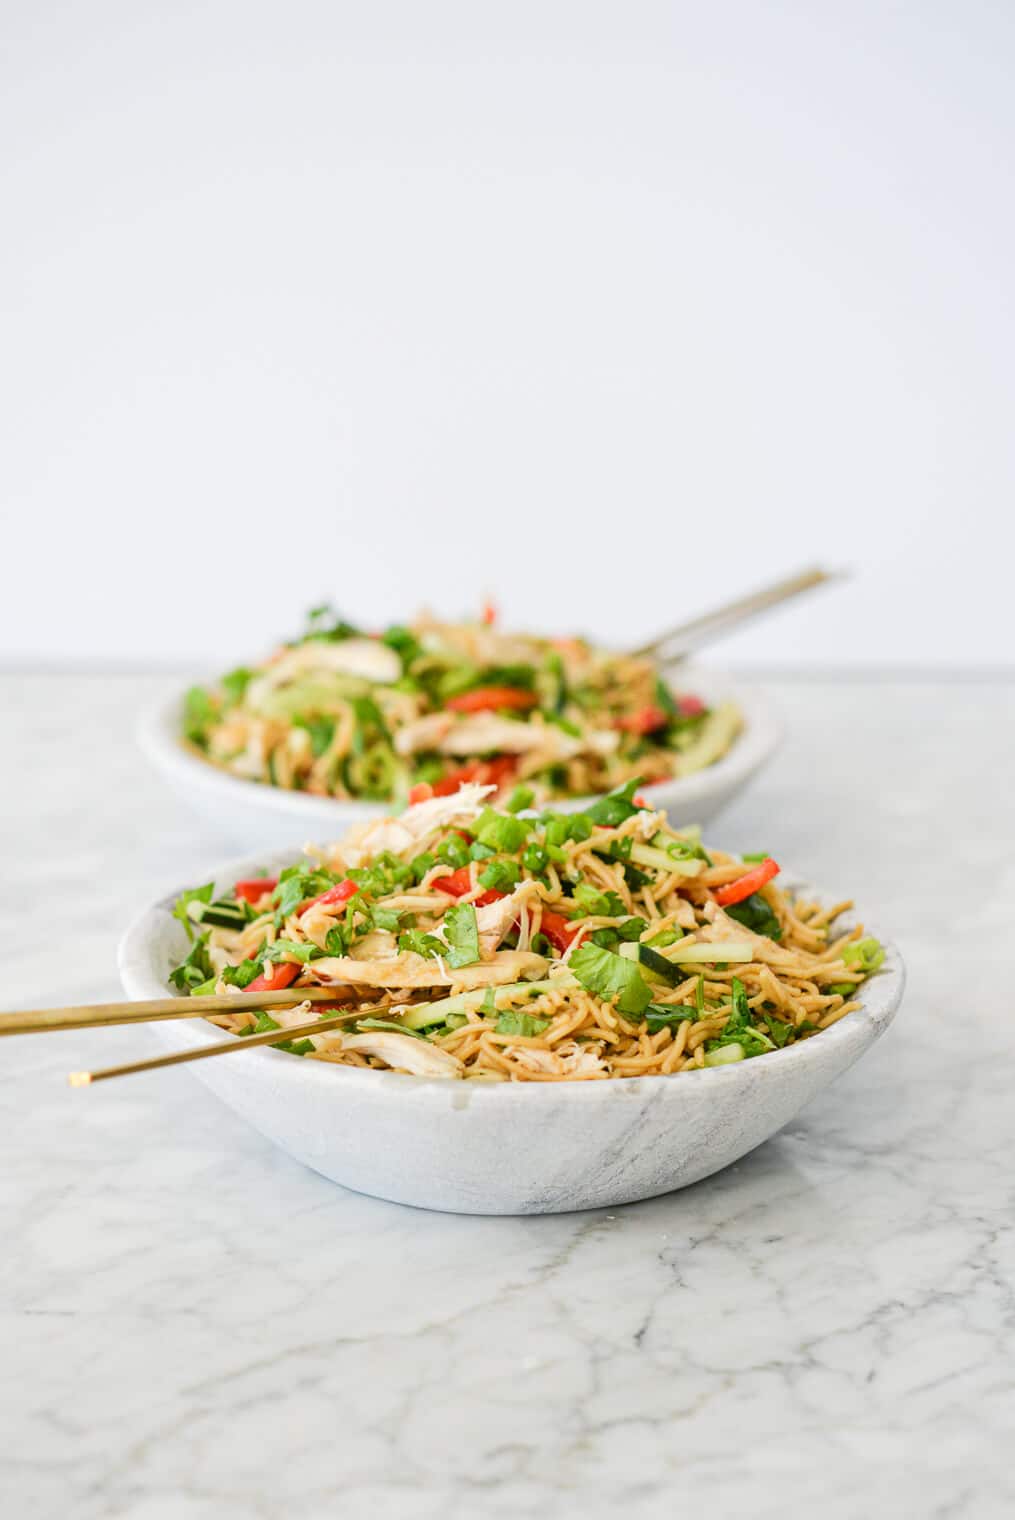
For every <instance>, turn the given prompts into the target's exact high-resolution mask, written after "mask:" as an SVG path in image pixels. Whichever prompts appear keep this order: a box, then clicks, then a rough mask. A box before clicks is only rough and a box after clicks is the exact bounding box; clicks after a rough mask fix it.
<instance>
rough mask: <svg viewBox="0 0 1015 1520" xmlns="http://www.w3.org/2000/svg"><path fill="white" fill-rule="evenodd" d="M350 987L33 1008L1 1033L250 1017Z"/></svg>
mask: <svg viewBox="0 0 1015 1520" xmlns="http://www.w3.org/2000/svg"><path fill="white" fill-rule="evenodd" d="M348 996H349V989H348V987H345V986H335V987H321V986H316V987H280V988H279V990H278V991H277V992H271V991H270V990H265V991H264V992H234V993H211V994H209V995H208V996H206V997H167V998H152V999H150V1000H149V1001H147V1002H136V1003H92V1004H81V1005H75V1006H73V1007H70V1008H30V1009H25V1010H20V1009H19V1010H16V1011H13V1012H11V1013H0V1035H5V1034H50V1033H54V1032H55V1031H56V1030H59V1029H102V1028H105V1027H106V1026H108V1025H114V1024H148V1023H151V1022H153V1021H154V1020H156V1019H200V1018H203V1017H204V1016H205V1015H206V1014H209V1013H252V1012H256V1011H257V1009H259V1008H285V1007H293V1006H295V1005H296V1004H297V1003H306V1002H310V1003H328V1002H331V1003H338V1002H342V1001H347V1000H348Z"/></svg>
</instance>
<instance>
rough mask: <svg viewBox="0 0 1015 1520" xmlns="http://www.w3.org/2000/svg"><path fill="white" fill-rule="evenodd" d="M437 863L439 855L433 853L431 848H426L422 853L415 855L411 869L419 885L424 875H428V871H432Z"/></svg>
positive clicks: (413, 877)
mask: <svg viewBox="0 0 1015 1520" xmlns="http://www.w3.org/2000/svg"><path fill="white" fill-rule="evenodd" d="M436 864H437V856H436V855H431V853H430V851H429V850H424V851H423V853H422V854H421V855H417V856H415V857H414V859H413V860H412V862H411V866H410V869H411V871H412V879H413V881H414V882H415V884H416V886H417V887H418V886H419V884H420V882H421V881H422V880H423V877H424V876H425V875H426V873H427V872H428V871H432V870H433V868H434V866H435V865H436Z"/></svg>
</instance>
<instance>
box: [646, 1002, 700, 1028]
mask: <svg viewBox="0 0 1015 1520" xmlns="http://www.w3.org/2000/svg"><path fill="white" fill-rule="evenodd" d="M693 1018H694V1009H693V1008H688V1007H687V1006H686V1004H684V1003H650V1004H649V1005H648V1007H647V1008H646V1010H645V1023H646V1024H647V1025H648V1027H649V1030H650V1031H651V1033H652V1034H655V1033H656V1032H657V1031H658V1030H660V1029H672V1028H673V1026H674V1025H675V1024H683V1023H684V1022H685V1020H687V1019H693Z"/></svg>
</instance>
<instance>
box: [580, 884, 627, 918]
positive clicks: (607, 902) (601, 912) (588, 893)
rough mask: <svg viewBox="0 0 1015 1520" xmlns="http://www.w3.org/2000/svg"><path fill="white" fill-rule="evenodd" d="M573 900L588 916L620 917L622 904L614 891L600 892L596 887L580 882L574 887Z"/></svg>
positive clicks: (622, 913)
mask: <svg viewBox="0 0 1015 1520" xmlns="http://www.w3.org/2000/svg"><path fill="white" fill-rule="evenodd" d="M574 900H575V902H576V903H577V904H578V907H579V908H581V910H582V912H583V913H584V914H585V915H586V916H587V917H589V918H591V917H596V918H622V917H623V915H624V911H625V909H624V904H623V903H622V902H621V900H620V898H619V897H618V896H617V894H616V892H600V891H599V889H598V887H592V886H589V884H588V883H587V882H584V881H583V882H580V883H579V884H578V886H577V887H575V889H574Z"/></svg>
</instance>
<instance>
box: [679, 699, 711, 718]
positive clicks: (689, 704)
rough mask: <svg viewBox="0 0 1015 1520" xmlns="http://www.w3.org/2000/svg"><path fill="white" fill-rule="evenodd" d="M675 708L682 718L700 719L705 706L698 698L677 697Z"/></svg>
mask: <svg viewBox="0 0 1015 1520" xmlns="http://www.w3.org/2000/svg"><path fill="white" fill-rule="evenodd" d="M677 707H678V709H679V711H680V716H681V717H682V718H700V717H701V715H702V713H703V712H704V711H705V704H704V702H703V701H702V700H701V698H700V697H678V698H677Z"/></svg>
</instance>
